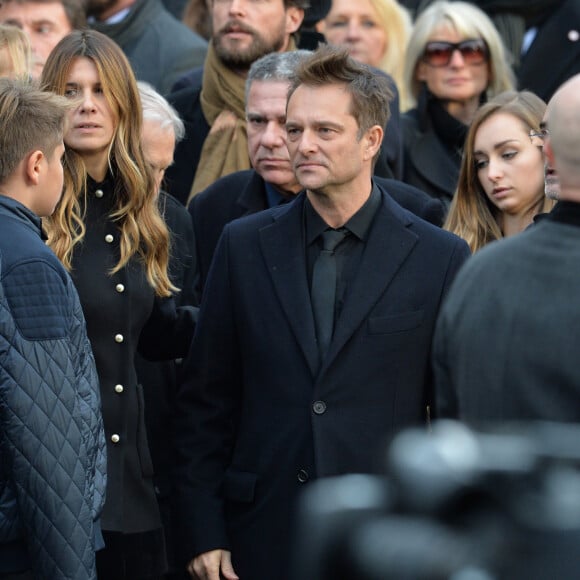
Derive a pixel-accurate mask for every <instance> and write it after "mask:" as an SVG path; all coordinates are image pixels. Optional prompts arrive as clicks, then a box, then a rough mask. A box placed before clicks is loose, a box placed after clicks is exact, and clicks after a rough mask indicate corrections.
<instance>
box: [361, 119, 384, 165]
mask: <svg viewBox="0 0 580 580" xmlns="http://www.w3.org/2000/svg"><path fill="white" fill-rule="evenodd" d="M383 134H384V130H383V128H382V127H381V126H379V125H373V126H372V127H371V128H370V129H369V130H368V131H367V132H366V134H365V136H364V139H365V141H366V143H365V145H366V146H365V150H364V159H365V161H366V160H368V159H372V158H373V157H374V156H375V155H376V154H377V151H378V150H379V149H380V147H381V143H382V142H383Z"/></svg>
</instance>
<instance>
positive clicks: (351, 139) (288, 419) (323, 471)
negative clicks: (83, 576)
mask: <svg viewBox="0 0 580 580" xmlns="http://www.w3.org/2000/svg"><path fill="white" fill-rule="evenodd" d="M326 71H331V72H330V73H327V72H326ZM309 79H316V81H315V82H316V83H317V84H310V83H312V81H310V82H309ZM387 82H388V81H386V79H384V77H380V76H379V75H375V74H373V73H372V72H370V71H369V69H368V68H366V67H363V66H362V65H359V64H358V63H356V61H354V60H353V59H351V58H350V57H348V56H347V54H346V52H344V51H342V50H338V49H335V48H331V47H322V48H320V49H318V50H317V51H316V52H315V53H313V55H312V56H311V57H309V58H308V59H307V60H306V61H305V62H304V63H302V65H301V66H300V67H299V70H298V78H297V81H296V84H295V85H294V90H293V92H292V93H291V95H290V97H289V100H288V107H287V118H286V129H287V132H288V149H289V152H290V158H291V163H292V168H293V169H294V171H295V172H296V174H297V177H298V180H299V181H300V183H301V185H302V186H303V187H305V188H306V192H305V193H301V194H300V195H299V196H298V197H297V198H296V199H295V200H294V201H293V202H292V203H289V204H284V205H281V206H277V207H274V208H272V209H269V210H266V211H262V212H259V213H257V214H254V215H251V216H248V217H245V218H243V219H240V220H235V221H233V222H231V223H230V224H228V225H227V226H226V228H225V230H224V232H223V235H222V237H221V239H220V242H219V244H218V248H217V250H216V254H215V257H214V260H213V264H212V267H211V270H210V274H209V278H208V282H207V286H206V291H205V294H204V298H203V301H202V306H201V311H200V318H199V322H198V327H197V331H196V337H195V339H194V343H193V345H192V348H191V351H190V354H189V356H188V360H187V362H186V367H185V370H184V382H183V384H182V386H181V389H180V391H179V395H178V399H179V400H178V405H177V407H178V409H179V417H178V418H177V424H176V429H177V436H176V440H177V450H178V454H179V464H178V465H179V469H178V477H177V485H178V497H179V500H180V516H181V520H182V532H181V538H182V539H183V542H184V548H185V549H186V550H187V559H188V560H190V562H189V565H188V569H189V571H190V574H192V575H193V574H197V576H198V577H202V578H206V579H207V580H218V578H219V577H220V576H219V574H220V572H221V574H222V575H223V577H225V578H228V579H233V578H236V577H238V576H237V575H239V577H240V578H251V579H252V580H272V579H273V578H276V579H277V580H284V579H285V578H287V577H288V574H289V570H288V568H289V559H290V550H291V544H292V533H293V532H292V528H293V519H294V516H295V506H296V500H297V496H298V495H299V493H300V490H301V489H302V486H304V485H305V484H306V483H307V482H308V481H309V480H311V479H313V478H317V477H324V476H332V475H338V474H342V473H352V472H358V473H360V472H374V471H376V470H380V469H381V467H380V465H381V461H380V457H381V451H382V448H383V444H384V442H385V440H386V439H387V438H388V437H390V436H392V435H393V434H394V433H396V432H397V431H398V430H399V429H401V428H404V427H407V426H409V425H418V424H422V423H423V424H424V423H425V421H426V415H427V407H428V405H429V404H430V403H429V402H430V398H431V389H430V370H429V353H430V345H431V335H432V331H433V327H434V324H435V318H436V315H437V312H438V310H439V305H440V303H441V300H442V298H443V296H444V295H445V294H446V291H447V288H448V287H449V285H450V283H451V281H452V280H453V278H454V276H455V274H456V272H457V270H458V269H459V268H460V267H461V265H462V264H463V262H464V261H465V259H466V258H467V256H468V255H469V250H468V247H467V245H466V244H465V242H463V241H462V240H460V239H459V238H457V237H456V236H454V235H452V234H450V233H449V232H445V231H443V230H441V229H440V228H437V227H435V226H433V225H432V224H429V223H427V222H425V221H424V220H421V219H420V218H417V217H416V216H414V215H413V214H412V213H410V212H408V211H406V210H404V209H403V208H401V207H400V206H399V205H397V204H396V203H395V202H394V201H392V200H391V199H390V196H388V195H387V193H386V192H385V191H384V190H383V188H382V187H380V186H378V185H377V184H376V183H373V181H372V167H373V161H374V159H375V158H376V155H377V154H378V152H379V149H380V146H381V141H382V138H383V127H384V126H385V124H386V121H387V115H388V93H389V90H388V84H387ZM318 83H322V84H321V85H320V84H318ZM328 103H332V105H333V106H332V107H329V106H328ZM327 232H328V233H330V234H331V235H335V234H339V235H340V236H344V238H343V241H342V244H341V245H340V246H338V248H337V249H336V253H335V256H336V262H337V263H336V272H337V276H338V277H337V279H335V280H334V281H333V282H331V281H329V284H328V285H327V286H325V287H324V288H322V290H324V291H326V290H328V292H329V293H336V299H335V300H334V301H333V303H332V304H329V306H330V308H331V311H330V314H331V317H330V318H329V319H328V320H327V323H328V324H327V325H325V329H323V328H322V326H321V324H320V314H321V312H322V309H315V310H313V302H312V300H311V293H312V294H314V293H315V287H317V286H318V287H319V286H320V285H319V284H315V283H314V279H315V278H318V274H320V260H321V259H322V260H324V259H325V255H324V254H323V253H322V252H321V237H322V238H324V237H327V235H328V234H327ZM311 282H312V289H311ZM316 290H318V288H316ZM317 293H318V292H316V294H317ZM333 312H334V316H332V313H333ZM315 320H318V326H319V330H318V331H316V330H315V325H316V323H315ZM329 326H330V327H334V330H333V331H332V328H329ZM329 329H330V331H331V332H330V335H331V338H330V343H329V344H328V345H325V346H327V348H323V344H324V341H323V338H324V337H325V336H329V333H328V332H327V331H328V330H329ZM236 574H237V575H236Z"/></svg>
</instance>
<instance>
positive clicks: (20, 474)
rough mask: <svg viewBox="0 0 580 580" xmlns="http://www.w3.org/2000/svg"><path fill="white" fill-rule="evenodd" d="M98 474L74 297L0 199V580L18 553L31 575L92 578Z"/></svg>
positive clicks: (100, 461) (24, 215)
mask: <svg viewBox="0 0 580 580" xmlns="http://www.w3.org/2000/svg"><path fill="white" fill-rule="evenodd" d="M105 470H106V458H105V440H104V434H103V425H102V418H101V413H100V399H99V388H98V379H97V374H96V370H95V365H94V359H93V355H92V352H91V349H90V344H89V342H88V339H87V336H86V330H85V321H84V318H83V313H82V309H81V306H80V303H79V299H78V295H77V292H76V290H75V287H74V285H73V283H72V281H71V279H70V277H69V275H68V274H67V273H66V271H65V270H64V268H63V267H62V265H61V264H60V262H59V261H58V259H57V258H56V256H55V255H54V254H53V253H52V251H51V250H50V249H49V248H48V247H47V246H46V245H45V244H44V242H43V241H42V239H41V235H40V220H39V219H38V218H37V217H36V216H35V215H34V214H32V213H31V212H30V211H29V210H27V209H26V208H25V207H24V206H22V205H20V204H19V203H18V202H16V201H14V200H12V199H9V198H7V197H5V196H1V195H0V575H1V574H2V573H3V572H10V571H15V570H18V569H19V568H20V567H21V566H22V561H21V559H22V555H23V554H24V555H25V557H26V562H25V565H26V566H27V567H30V568H32V571H33V573H34V576H35V578H38V579H47V580H48V579H50V580H56V579H64V578H67V579H78V580H87V579H93V578H96V571H95V546H94V538H95V536H94V533H95V530H94V522H95V520H97V519H98V517H99V515H100V513H101V510H102V507H103V503H104V493H105V491H104V490H105V483H106V481H105V479H106V476H105ZM19 558H20V561H19ZM11 567H12V569H10V568H11Z"/></svg>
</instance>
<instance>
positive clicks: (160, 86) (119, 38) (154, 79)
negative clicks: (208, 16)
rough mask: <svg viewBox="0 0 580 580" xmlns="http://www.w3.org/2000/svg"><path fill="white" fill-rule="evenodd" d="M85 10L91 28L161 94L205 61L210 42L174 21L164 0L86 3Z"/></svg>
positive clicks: (136, 73)
mask: <svg viewBox="0 0 580 580" xmlns="http://www.w3.org/2000/svg"><path fill="white" fill-rule="evenodd" d="M86 6H87V16H88V19H89V24H90V26H91V28H94V29H95V30H98V31H99V32H102V33H103V34H106V35H107V36H108V37H110V38H112V39H113V40H114V41H115V42H116V43H117V44H118V45H119V46H120V47H121V48H122V49H123V52H124V53H125V54H126V55H127V58H128V59H129V62H130V63H131V66H132V67H133V70H134V71H135V76H136V77H137V79H138V80H141V81H145V82H147V83H149V84H151V85H153V86H154V87H155V89H156V90H157V91H158V92H160V93H162V94H166V93H168V92H169V90H170V89H171V87H172V86H173V84H174V83H175V81H176V80H177V79H178V78H179V77H181V76H182V75H183V74H184V73H185V72H186V71H188V70H190V69H191V68H192V67H196V66H200V65H201V64H202V63H203V61H204V59H205V55H206V52H207V42H206V41H205V40H204V39H203V38H202V37H201V36H199V35H198V34H196V33H195V32H193V31H192V30H190V29H189V28H188V27H187V26H185V25H184V24H183V23H181V22H179V21H178V20H177V19H176V18H174V17H173V16H172V15H171V14H170V13H169V12H168V11H167V9H166V8H165V7H164V6H163V4H162V2H161V0H87V5H86Z"/></svg>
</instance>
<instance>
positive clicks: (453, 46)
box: [423, 38, 489, 66]
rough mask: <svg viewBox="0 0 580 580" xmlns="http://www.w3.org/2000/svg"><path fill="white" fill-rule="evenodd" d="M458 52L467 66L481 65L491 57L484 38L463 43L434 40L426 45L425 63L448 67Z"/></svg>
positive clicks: (424, 52)
mask: <svg viewBox="0 0 580 580" xmlns="http://www.w3.org/2000/svg"><path fill="white" fill-rule="evenodd" d="M456 50H458V51H459V52H460V53H461V57H462V58H463V61H464V62H465V64H467V65H469V64H481V63H482V62H485V61H486V60H487V59H488V57H489V50H488V48H487V44H486V43H485V40H483V39H482V38H472V39H469V40H464V41H463V42H444V41H442V40H434V41H432V42H428V43H427V44H426V45H425V50H424V51H423V62H424V63H426V64H428V65H429V66H447V65H448V64H449V63H450V62H451V57H452V56H453V53H454V52H455V51H456Z"/></svg>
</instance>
